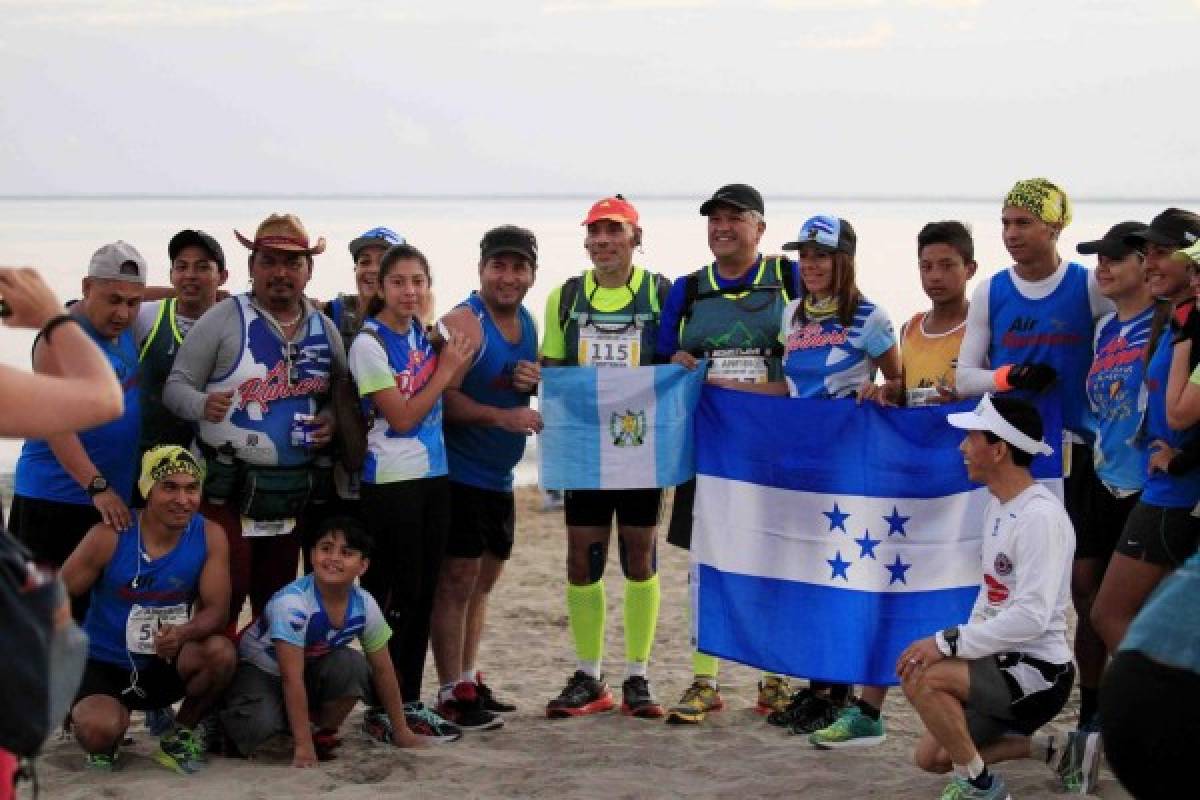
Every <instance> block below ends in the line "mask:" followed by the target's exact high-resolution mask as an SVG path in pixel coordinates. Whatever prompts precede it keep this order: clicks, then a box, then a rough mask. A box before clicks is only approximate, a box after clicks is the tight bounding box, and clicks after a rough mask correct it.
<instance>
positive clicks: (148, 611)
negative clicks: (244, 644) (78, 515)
mask: <svg viewBox="0 0 1200 800" xmlns="http://www.w3.org/2000/svg"><path fill="white" fill-rule="evenodd" d="M134 444H135V443H134V442H130V447H133V446H134ZM203 479H204V472H203V470H202V469H201V468H200V466H199V465H198V464H197V463H196V461H195V459H194V458H192V455H191V454H190V453H189V452H188V451H186V450H184V449H183V448H182V447H176V446H174V445H163V446H160V447H155V448H152V449H150V450H148V451H147V452H146V454H145V456H143V457H142V472H141V478H140V479H139V480H138V489H140V490H141V493H142V495H143V496H144V497H145V498H146V507H145V508H144V509H143V510H141V511H140V512H138V513H137V515H136V517H135V518H134V521H133V526H132V527H131V528H130V529H129V530H127V531H125V532H124V533H117V531H116V530H115V529H114V528H113V527H112V525H109V524H108V523H101V524H99V525H96V526H94V527H93V528H92V529H91V530H90V531H88V532H87V535H85V536H84V537H83V540H82V541H81V542H80V543H79V546H78V547H77V548H75V551H74V552H73V553H71V556H70V557H69V558H68V559H67V561H66V563H65V564H63V568H62V580H63V583H64V584H66V587H67V590H68V591H69V592H70V593H71V594H72V595H73V596H76V597H78V596H81V595H83V594H85V593H87V592H89V591H90V592H91V596H92V600H91V605H90V606H89V607H88V612H87V617H86V618H85V620H84V623H83V627H84V630H85V631H87V634H88V637H89V639H90V640H91V641H90V644H89V647H88V662H87V667H86V669H85V670H84V673H83V685H82V686H80V687H79V691H78V693H77V694H76V699H75V705H74V707H73V708H72V709H71V723H72V726H73V728H74V731H75V736H76V738H77V739H78V740H79V743H80V744H81V745H82V746H83V749H84V750H86V751H87V753H88V765H89V766H91V767H93V768H96V769H105V770H111V769H112V768H113V767H114V766H116V762H117V747H118V746H119V745H120V743H121V740H122V738H123V737H124V735H125V729H126V728H128V727H129V712H130V710H142V711H146V710H150V709H157V708H166V707H167V706H170V705H171V704H173V703H175V702H177V701H179V700H180V699H181V698H182V699H183V705H182V706H181V707H180V709H179V713H178V714H176V716H175V723H174V726H173V727H172V728H171V729H170V730H168V731H167V732H166V733H165V734H164V735H163V736H162V738H161V740H160V746H159V750H158V752H156V753H155V754H154V760H155V761H157V762H158V763H159V764H162V765H163V766H165V767H167V768H168V769H172V770H175V771H176V772H179V773H181V774H188V773H191V772H194V771H196V769H197V768H198V767H199V766H200V765H201V762H202V761H203V758H204V753H205V750H206V746H205V736H204V732H203V728H202V727H199V726H197V725H196V723H198V722H199V721H200V719H201V718H202V717H203V716H204V714H205V712H206V711H207V710H208V709H210V708H211V707H212V705H213V703H214V702H215V701H216V700H217V699H218V698H219V697H220V695H221V692H222V691H223V690H224V689H225V687H226V686H227V685H228V683H229V679H230V678H231V677H232V676H233V670H234V666H235V663H236V657H235V654H234V650H233V645H232V644H231V643H230V641H229V640H228V639H227V638H225V637H224V636H222V635H221V634H220V631H221V629H222V628H224V627H225V617H226V615H227V614H228V613H229V551H228V545H227V544H226V542H225V534H224V533H222V532H221V529H220V528H218V527H217V526H216V525H214V524H213V523H211V522H207V521H205V519H204V517H202V516H200V515H199V514H198V513H196V510H197V509H198V508H199V506H200V484H201V483H202V482H203Z"/></svg>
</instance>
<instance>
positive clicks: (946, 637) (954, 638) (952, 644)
mask: <svg viewBox="0 0 1200 800" xmlns="http://www.w3.org/2000/svg"><path fill="white" fill-rule="evenodd" d="M942 641H943V642H945V643H946V648H947V649H948V650H949V651H950V652H949V653H948V655H949V656H950V657H951V658H954V657H955V656H957V655H958V626H957V625H955V626H954V627H953V628H946V630H944V631H942Z"/></svg>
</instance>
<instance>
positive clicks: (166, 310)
mask: <svg viewBox="0 0 1200 800" xmlns="http://www.w3.org/2000/svg"><path fill="white" fill-rule="evenodd" d="M175 304H176V300H175V298H174V297H169V298H167V299H166V300H164V301H163V302H162V303H160V304H159V307H158V316H157V317H156V318H155V319H154V327H152V328H151V329H150V334H149V335H148V336H147V337H146V341H145V342H143V343H142V350H141V352H140V353H139V354H138V362H139V363H140V364H141V368H142V377H141V387H142V395H141V402H142V439H141V445H140V446H139V449H140V450H141V451H142V452H143V453H144V452H146V451H147V450H149V449H150V448H151V447H154V446H155V445H160V444H177V445H179V446H180V447H188V446H189V445H191V443H192V436H193V429H192V425H191V423H190V422H187V421H185V420H181V419H180V418H179V417H177V416H175V415H174V414H172V413H171V412H170V411H168V410H167V408H166V406H164V405H163V401H162V393H163V386H164V385H165V384H166V382H167V376H168V375H170V374H171V365H172V364H174V363H175V352H176V351H177V350H178V349H179V345H180V344H181V343H182V342H183V334H182V333H181V332H180V331H179V326H178V325H177V324H176V322H175Z"/></svg>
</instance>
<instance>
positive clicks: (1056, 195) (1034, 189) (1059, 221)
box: [1004, 178, 1071, 228]
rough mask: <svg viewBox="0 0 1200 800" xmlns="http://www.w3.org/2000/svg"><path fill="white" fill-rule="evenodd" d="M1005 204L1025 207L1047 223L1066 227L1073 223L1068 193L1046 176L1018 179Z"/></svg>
mask: <svg viewBox="0 0 1200 800" xmlns="http://www.w3.org/2000/svg"><path fill="white" fill-rule="evenodd" d="M1004 205H1005V206H1014V207H1016V208H1023V209H1025V210H1026V211H1029V212H1031V213H1032V214H1033V215H1034V216H1036V217H1037V218H1038V219H1040V220H1041V221H1042V222H1045V223H1046V224H1047V225H1058V226H1060V227H1062V228H1065V227H1067V226H1068V225H1070V224H1071V201H1070V200H1069V199H1068V198H1067V193H1066V192H1064V191H1063V190H1062V189H1060V188H1058V186H1056V185H1054V184H1053V183H1051V182H1050V181H1048V180H1046V179H1045V178H1030V179H1029V180H1024V181H1017V183H1016V185H1015V186H1013V188H1012V189H1011V190H1010V191H1009V193H1008V196H1007V197H1005V198H1004Z"/></svg>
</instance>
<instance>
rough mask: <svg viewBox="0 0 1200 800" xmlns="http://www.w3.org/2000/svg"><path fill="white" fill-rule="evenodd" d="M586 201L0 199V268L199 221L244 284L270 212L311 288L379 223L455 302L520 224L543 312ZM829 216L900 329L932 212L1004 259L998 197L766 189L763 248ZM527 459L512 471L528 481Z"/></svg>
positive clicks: (3, 340)
mask: <svg viewBox="0 0 1200 800" xmlns="http://www.w3.org/2000/svg"><path fill="white" fill-rule="evenodd" d="M595 199H596V198H594V197H582V196H580V197H461V198H457V197H456V198H447V197H439V198H419V197H334V198H329V197H318V196H311V197H309V196H305V197H270V196H263V197H88V198H77V197H71V198H0V264H3V265H20V266H36V267H38V268H39V269H41V270H42V272H43V274H44V275H45V276H46V279H47V280H48V281H49V283H50V284H51V286H53V287H54V289H55V290H56V291H57V292H59V294H60V296H61V297H63V298H64V299H65V298H68V297H74V296H77V295H78V293H79V286H80V280H81V278H82V276H83V274H84V272H85V270H86V267H87V263H88V259H89V257H90V256H91V254H92V251H94V250H95V249H96V248H97V247H99V246H100V245H101V244H104V243H105V242H109V241H112V240H114V239H124V240H125V241H127V242H130V243H131V244H133V245H134V246H136V247H137V248H138V249H139V250H140V251H141V252H142V254H143V255H144V256H145V257H146V258H147V259H148V260H149V262H150V264H151V267H152V273H151V280H152V282H157V283H161V284H165V283H166V282H167V242H168V240H169V239H170V238H171V236H172V234H174V233H175V231H177V230H179V229H180V228H200V229H202V230H205V231H208V232H209V233H211V234H213V235H214V236H215V237H216V238H217V239H218V240H219V241H220V242H221V245H222V247H224V248H225V254H226V258H227V261H228V263H229V273H230V274H229V282H228V284H227V286H226V288H228V289H230V290H233V291H238V290H241V289H243V288H244V287H246V286H247V276H246V261H245V259H244V258H243V255H244V253H245V248H243V247H242V246H241V245H240V244H239V243H238V241H237V239H236V238H235V237H234V235H233V230H234V228H236V229H238V230H239V231H241V232H242V233H243V234H244V235H246V236H247V237H253V235H254V229H255V227H256V226H257V224H258V223H259V222H260V221H261V220H262V218H263V217H265V216H266V215H267V214H269V213H271V212H273V211H290V212H293V213H295V214H298V215H299V216H300V218H301V219H302V220H304V223H305V224H306V226H307V227H308V230H309V233H310V235H311V236H313V237H314V238H315V237H316V236H324V237H325V238H326V239H327V240H328V249H327V250H326V252H325V254H324V255H322V256H319V257H318V258H317V260H316V267H315V270H314V274H313V279H312V282H311V283H310V284H309V289H308V292H309V294H310V295H311V296H314V297H318V298H322V299H325V298H329V297H332V296H333V295H334V294H335V293H337V292H338V291H353V290H354V283H353V275H352V265H351V261H350V255H349V253H348V252H347V250H346V245H347V243H348V242H349V241H350V240H351V239H353V238H354V237H355V236H356V235H358V234H359V233H360V232H362V231H363V230H365V229H367V228H371V227H375V226H377V225H387V226H389V227H391V228H393V229H395V230H396V231H398V232H400V233H402V234H403V235H404V236H406V237H407V238H408V240H409V241H410V242H411V243H413V244H415V245H417V246H418V247H420V248H421V249H422V250H423V251H424V252H425V254H426V255H427V256H428V257H429V259H430V261H431V262H432V265H433V277H434V291H435V294H436V297H437V305H438V308H439V310H442V311H444V310H446V309H448V308H450V307H451V306H453V305H454V304H455V303H457V302H458V301H459V300H461V299H462V298H463V297H464V296H465V295H466V294H467V293H468V292H469V291H470V290H471V289H472V288H473V287H474V286H475V281H476V265H477V263H478V257H479V249H478V248H479V238H480V236H481V235H482V234H483V232H484V231H485V230H487V229H488V228H490V227H493V226H496V225H501V224H505V223H514V224H517V225H523V226H525V227H528V228H530V229H532V230H533V231H534V232H535V233H536V234H537V236H538V242H539V248H540V249H539V262H540V267H539V270H538V279H537V282H536V284H535V285H534V287H533V289H532V290H531V291H530V293H529V296H528V298H527V305H528V306H529V308H530V309H531V310H532V311H533V312H534V314H535V316H537V317H539V319H540V317H541V315H542V310H543V308H544V304H545V300H546V295H547V294H548V293H549V292H550V290H551V289H552V288H553V287H554V286H556V285H557V284H559V283H561V282H562V281H563V280H565V279H566V278H567V277H568V276H570V275H572V274H576V273H578V272H579V271H581V270H582V269H584V268H585V267H587V266H588V261H587V256H586V254H585V253H584V251H583V232H582V230H581V228H580V224H579V223H580V221H581V220H582V219H583V217H584V214H585V213H586V211H587V209H588V207H589V206H590V204H591V202H592V201H594V200H595ZM631 199H633V200H634V202H635V203H636V204H637V206H638V210H639V212H640V213H641V215H642V227H643V229H644V231H645V242H644V249H645V252H644V253H643V254H640V255H639V257H638V259H637V261H638V263H639V264H641V265H642V266H646V267H649V268H651V269H654V270H657V271H660V272H663V273H665V274H666V275H669V276H671V277H675V276H678V275H682V274H684V273H686V272H689V271H691V270H693V269H695V268H696V267H698V266H700V265H702V264H705V263H707V262H708V261H709V260H710V255H709V252H708V247H707V244H706V240H705V225H704V219H703V218H702V217H701V216H700V215H699V213H698V206H699V204H700V202H701V201H702V200H703V199H704V198H703V197H655V198H644V199H643V198H636V197H635V198H631ZM1168 204H1169V203H1168V202H1167V201H1154V200H1148V201H1145V202H1140V203H1137V204H1134V203H1123V202H1107V201H1105V202H1100V201H1095V202H1080V203H1079V204H1078V206H1077V208H1076V212H1075V222H1074V223H1073V224H1072V225H1071V226H1070V227H1069V228H1068V229H1067V231H1066V232H1065V234H1064V237H1063V238H1064V241H1063V247H1062V250H1061V251H1062V252H1063V253H1064V254H1068V253H1069V254H1074V248H1075V244H1076V243H1077V242H1079V241H1084V240H1086V239H1091V238H1096V237H1098V236H1100V235H1101V234H1102V233H1103V232H1104V231H1105V230H1106V229H1107V228H1108V227H1109V226H1110V225H1112V224H1113V223H1116V222H1119V221H1121V220H1125V219H1142V220H1147V219H1149V218H1150V217H1151V216H1153V215H1154V214H1155V213H1157V212H1158V211H1160V210H1162V208H1164V207H1165V206H1166V205H1168ZM817 213H831V214H836V215H838V216H841V217H844V218H846V219H848V220H850V221H851V222H852V223H853V225H854V227H855V229H856V231H857V233H858V272H859V285H860V287H861V288H862V289H863V291H864V292H865V293H866V294H867V296H868V297H870V298H871V299H872V300H873V301H875V302H876V303H878V304H880V305H882V306H883V307H884V308H886V309H887V310H888V312H889V313H890V314H891V316H892V319H893V320H894V321H895V322H896V324H897V325H899V324H900V322H902V321H903V320H905V319H907V318H908V317H909V316H911V315H912V314H913V313H915V312H916V311H918V310H920V309H921V308H923V307H924V306H925V297H924V295H923V294H922V293H921V287H920V284H919V282H918V280H917V268H916V252H915V250H916V244H915V242H916V234H917V231H918V230H919V229H920V227H921V226H922V225H923V224H924V223H925V222H928V221H930V220H937V219H959V220H962V221H964V222H966V223H968V224H969V225H970V227H971V229H972V230H973V231H974V233H975V238H976V253H977V258H978V261H979V264H980V274H981V275H986V274H990V273H991V272H994V271H995V270H997V269H999V268H1001V267H1003V266H1006V265H1007V264H1008V259H1007V256H1006V254H1005V252H1004V248H1003V245H1002V244H1001V241H1000V227H999V219H1000V208H999V203H998V202H997V201H995V200H986V201H984V200H971V199H911V200H895V199H888V200H875V199H861V198H859V199H847V198H840V199H835V198H816V197H814V198H802V197H789V198H772V197H768V198H767V232H766V235H765V236H764V238H763V246H762V247H763V250H764V252H780V251H779V246H780V245H781V244H782V243H783V242H786V241H788V240H790V239H791V238H793V235H794V234H795V232H796V230H797V229H798V228H799V227H800V224H801V223H802V222H803V221H804V219H805V218H807V217H808V216H811V215H812V214H817ZM31 341H32V334H26V333H24V332H14V331H0V362H3V363H7V364H15V365H20V366H25V365H27V364H28V353H29V346H30V343H31ZM18 450H19V443H14V442H0V471H8V470H11V469H12V466H13V464H14V463H15V460H16V455H17V452H18ZM532 474H533V473H532V472H530V470H529V468H528V467H526V468H525V469H523V470H522V475H521V477H522V478H524V479H526V480H531V479H532V478H531V476H532Z"/></svg>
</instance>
